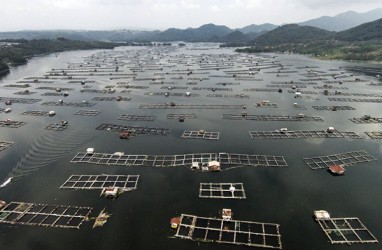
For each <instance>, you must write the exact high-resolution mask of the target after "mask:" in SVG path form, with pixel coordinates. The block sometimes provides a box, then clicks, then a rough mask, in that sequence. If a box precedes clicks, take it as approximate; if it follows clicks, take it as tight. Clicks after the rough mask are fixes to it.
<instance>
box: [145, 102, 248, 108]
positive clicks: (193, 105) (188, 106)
mask: <svg viewBox="0 0 382 250" xmlns="http://www.w3.org/2000/svg"><path fill="white" fill-rule="evenodd" d="M244 107H245V105H224V104H222V105H219V104H175V103H174V104H173V105H172V104H171V103H170V104H141V105H140V106H139V108H140V109H243V108H244Z"/></svg>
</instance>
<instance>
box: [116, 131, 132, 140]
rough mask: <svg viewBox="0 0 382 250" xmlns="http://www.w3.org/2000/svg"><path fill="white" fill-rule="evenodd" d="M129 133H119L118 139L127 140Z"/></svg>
mask: <svg viewBox="0 0 382 250" xmlns="http://www.w3.org/2000/svg"><path fill="white" fill-rule="evenodd" d="M129 138H130V133H129V132H121V133H119V139H129Z"/></svg>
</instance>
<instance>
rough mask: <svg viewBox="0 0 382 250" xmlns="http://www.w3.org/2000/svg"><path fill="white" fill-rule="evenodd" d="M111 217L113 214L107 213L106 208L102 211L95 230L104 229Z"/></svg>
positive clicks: (95, 224)
mask: <svg viewBox="0 0 382 250" xmlns="http://www.w3.org/2000/svg"><path fill="white" fill-rule="evenodd" d="M110 216H111V214H109V213H107V212H105V208H104V209H102V210H101V212H100V213H99V214H98V216H97V218H96V219H95V222H94V224H93V228H95V227H102V226H103V225H104V224H105V223H106V222H107V219H108V218H110Z"/></svg>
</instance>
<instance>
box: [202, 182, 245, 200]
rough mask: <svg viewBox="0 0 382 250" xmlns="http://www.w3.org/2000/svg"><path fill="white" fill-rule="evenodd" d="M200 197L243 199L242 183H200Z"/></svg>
mask: <svg viewBox="0 0 382 250" xmlns="http://www.w3.org/2000/svg"><path fill="white" fill-rule="evenodd" d="M199 197H200V198H215V199H245V198H246V197H245V190H244V186H243V183H200V188H199Z"/></svg>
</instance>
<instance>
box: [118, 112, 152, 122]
mask: <svg viewBox="0 0 382 250" xmlns="http://www.w3.org/2000/svg"><path fill="white" fill-rule="evenodd" d="M155 119H156V116H151V115H129V114H124V115H121V116H120V117H119V118H118V120H123V121H145V122H152V121H154V120H155Z"/></svg>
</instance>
